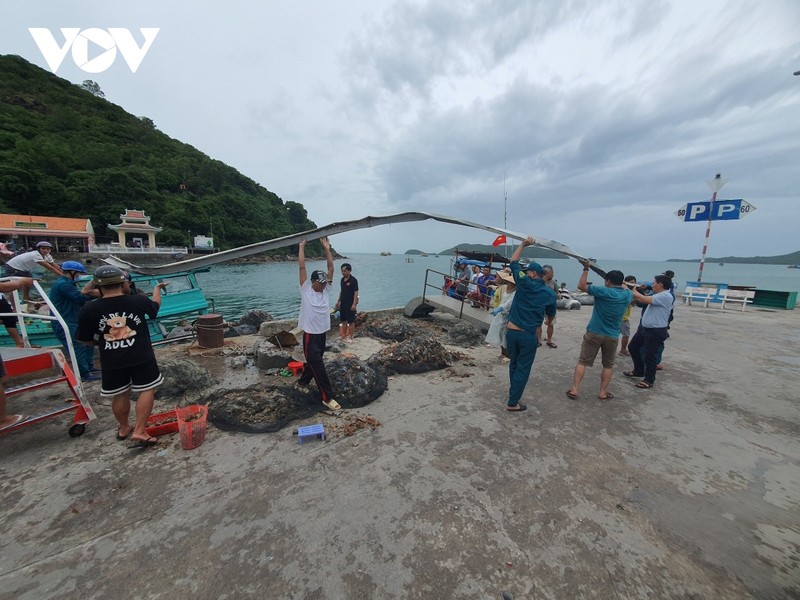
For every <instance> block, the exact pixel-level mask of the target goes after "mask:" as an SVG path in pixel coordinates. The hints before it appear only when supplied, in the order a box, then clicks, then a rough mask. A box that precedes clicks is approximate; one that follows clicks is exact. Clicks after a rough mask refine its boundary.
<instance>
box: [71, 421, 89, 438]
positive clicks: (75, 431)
mask: <svg viewBox="0 0 800 600" xmlns="http://www.w3.org/2000/svg"><path fill="white" fill-rule="evenodd" d="M84 433H86V425H85V424H84V423H77V424H75V425H73V426H72V427H70V428H69V437H74V438H76V437H80V436H82V435H83V434H84Z"/></svg>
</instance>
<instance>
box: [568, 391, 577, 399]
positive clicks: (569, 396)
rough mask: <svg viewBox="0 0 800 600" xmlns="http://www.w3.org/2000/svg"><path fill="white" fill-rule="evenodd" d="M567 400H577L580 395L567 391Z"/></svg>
mask: <svg viewBox="0 0 800 600" xmlns="http://www.w3.org/2000/svg"><path fill="white" fill-rule="evenodd" d="M567 398H570V399H571V400H577V399H578V394H573V393H572V390H567Z"/></svg>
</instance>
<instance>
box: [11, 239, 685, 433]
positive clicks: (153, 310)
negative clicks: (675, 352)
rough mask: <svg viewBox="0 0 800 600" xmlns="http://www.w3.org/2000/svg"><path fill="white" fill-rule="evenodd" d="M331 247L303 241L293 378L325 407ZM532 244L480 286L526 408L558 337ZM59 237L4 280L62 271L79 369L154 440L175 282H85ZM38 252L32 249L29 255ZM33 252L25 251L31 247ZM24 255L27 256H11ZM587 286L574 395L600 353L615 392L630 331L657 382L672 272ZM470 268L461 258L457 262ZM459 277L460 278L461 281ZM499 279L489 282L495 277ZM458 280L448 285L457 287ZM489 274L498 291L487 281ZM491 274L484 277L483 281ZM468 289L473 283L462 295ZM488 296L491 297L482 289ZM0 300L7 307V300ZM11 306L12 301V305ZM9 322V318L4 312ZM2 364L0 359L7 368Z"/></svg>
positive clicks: (351, 313)
mask: <svg viewBox="0 0 800 600" xmlns="http://www.w3.org/2000/svg"><path fill="white" fill-rule="evenodd" d="M320 243H321V245H322V248H323V250H324V252H325V260H326V269H325V270H322V269H317V270H314V271H312V272H311V274H310V275H309V274H308V273H307V270H306V257H305V248H306V241H305V240H302V241H301V242H300V244H299V256H298V265H299V284H300V297H301V301H300V314H299V320H298V326H299V328H300V329H301V330H302V331H303V355H304V358H305V362H304V368H303V372H302V374H301V375H300V378H299V379H298V380H297V383H296V385H297V386H298V387H300V388H307V386H308V384H309V383H310V382H311V380H312V379H313V380H314V381H315V382H316V385H317V388H318V390H319V393H320V399H321V402H322V404H323V406H325V407H326V408H328V409H330V410H339V409H340V408H341V406H340V405H339V403H338V402H337V401H336V400H335V399H334V398H333V390H332V387H331V382H330V379H329V378H328V375H327V373H326V370H325V363H324V360H323V358H324V354H325V346H326V343H327V332H328V331H329V330H330V328H331V309H330V293H331V290H332V279H333V272H334V263H333V257H332V255H331V246H330V242H329V241H328V239H327V238H322V239H321V240H320ZM533 244H534V239H533V238H532V237H528V238H526V239H525V240H523V241H522V243H521V244H520V245H519V246H518V247H517V248H516V250H515V251H514V254H513V256H512V257H511V262H510V264H509V266H508V267H507V268H506V269H504V270H502V271H500V272H499V273H497V274H496V275H491V274H490V272H489V269H488V268H479V270H480V271H481V277H482V279H481V283H477V282H476V285H478V286H479V287H478V288H477V289H476V290H475V292H476V293H478V294H480V295H481V298H480V300H479V302H480V304H481V305H483V304H484V303H485V304H486V305H487V306H488V307H489V308H491V309H492V310H491V312H492V314H493V315H494V317H495V318H494V320H493V322H492V325H491V327H490V329H489V333H488V334H487V341H488V342H490V343H493V344H495V345H498V346H500V347H501V352H502V354H503V356H504V357H506V358H507V359H508V361H509V390H508V398H507V401H506V410H508V411H510V412H521V411H524V410H526V408H527V407H526V406H525V405H524V404H523V403H522V402H520V400H521V398H522V395H523V392H524V390H525V387H526V385H527V382H528V379H529V377H530V373H531V369H532V367H533V363H534V360H535V358H536V352H537V350H538V348H539V347H540V346H542V337H543V329H544V336H545V340H546V343H547V346H548V347H551V348H556V347H557V346H556V344H555V343H554V341H553V332H554V325H555V320H556V301H557V299H558V291H559V289H558V287H557V285H556V282H555V279H554V274H555V273H554V270H553V268H552V266H550V265H544V266H543V265H540V264H539V263H537V262H535V261H530V262H528V263H527V264H526V265H524V266H523V265H522V264H521V263H520V258H521V256H522V253H523V251H524V250H525V248H527V247H529V246H531V245H533ZM49 253H50V245H49V243H47V242H40V243H39V244H37V248H36V249H35V250H34V251H32V252H29V253H25V254H23V255H19V256H18V257H13V258H12V259H11V260H9V261H8V262H7V263H6V269H5V274H6V275H7V276H10V277H13V278H14V279H11V280H9V281H6V282H0V292H9V291H12V290H14V289H20V290H22V292H23V299H24V300H26V301H29V300H30V295H29V294H30V285H31V283H32V274H31V269H33V268H34V267H35V265H37V264H41V265H43V266H45V268H48V269H50V270H52V271H53V272H55V273H58V275H59V278H58V279H57V280H56V282H55V283H54V284H53V287H52V289H51V300H52V302H53V304H54V306H55V307H56V308H57V310H58V311H59V313H60V314H61V316H62V318H63V320H64V323H65V324H66V327H67V330H64V329H63V328H61V327H60V326H57V327H56V328H55V329H56V335H57V336H58V337H59V339H61V341H62V343H63V344H64V345H65V346H66V344H67V337H68V336H69V337H70V339H71V340H72V342H73V346H74V348H75V351H76V352H75V354H76V359H77V362H78V365H79V370H80V375H81V377H82V379H83V380H84V381H93V380H96V379H100V380H101V391H100V394H101V396H102V397H107V398H112V410H113V413H114V416H115V417H116V419H117V421H118V429H117V436H116V437H117V439H118V440H126V439H129V438H130V439H131V440H132V441H133V442H134V447H147V446H150V445H153V444H155V443H156V442H157V440H156V438H152V437H150V436H149V435H148V434H147V432H146V425H147V420H148V418H149V416H150V413H151V412H152V408H153V403H154V392H155V389H156V388H157V387H158V386H160V385H161V383H162V382H163V377H162V376H161V373H160V371H159V368H158V364H157V362H156V358H155V353H154V351H153V348H152V345H151V341H150V334H149V331H148V328H147V324H146V317H150V318H155V317H156V316H157V314H158V310H159V307H160V305H161V292H162V290H163V288H164V287H165V286H166V284H165V283H159V284H158V285H156V286H155V288H154V290H153V294H152V298H149V297H148V296H146V295H143V294H136V293H131V288H130V285H131V283H130V278H129V277H128V276H126V274H125V273H124V272H123V271H121V270H120V269H118V268H116V267H113V266H101V267H98V268H97V269H96V270H95V272H94V275H93V277H92V279H91V281H89V282H88V283H87V284H86V285H85V286H83V288H82V289H81V290H78V289H77V287H76V285H75V280H76V279H77V278H78V277H79V276H81V275H83V274H86V269H85V267H84V266H83V264H81V263H80V262H78V261H65V262H64V263H62V264H61V265H60V266H59V265H57V264H55V261H54V260H53V259H52V257H51V256H50V255H49ZM27 255H31V256H27ZM23 257H24V258H23ZM16 258H20V259H21V260H20V261H17V262H12V261H13V260H14V259H16ZM582 264H583V271H582V273H581V277H580V281H579V282H578V289H579V290H581V291H583V292H585V293H588V294H589V295H591V296H593V297H594V307H593V311H592V316H591V318H590V320H589V323H588V325H587V327H586V333H585V334H584V337H583V341H582V343H581V350H580V355H579V358H578V363H577V365H576V366H575V371H574V375H573V380H572V385H571V386H570V388H569V389H568V390H567V392H566V394H567V396H568V397H569V398H571V399H577V398H578V395H579V393H580V386H581V383H582V381H583V378H584V376H585V373H586V368H587V367H590V366H592V365H593V364H594V361H595V359H596V357H597V355H598V353H599V354H601V361H602V370H601V373H600V390H599V393H598V397H599V398H600V399H603V400H605V399H610V398H613V397H614V396H613V394H612V393H611V392H609V391H608V387H609V384H610V382H611V376H612V370H613V367H614V363H615V360H616V356H617V348H618V343H619V342H620V336H622V347H621V351H620V354H621V355H627V356H630V358H631V360H632V362H633V368H632V369H631V370H629V371H625V372H624V375H625V376H627V377H632V378H641V380H640V381H639V382H637V383H636V387H638V388H640V389H648V388H651V387H653V385H654V384H655V379H656V371H657V370H658V365H659V362H660V354H661V352H662V350H663V347H664V342H665V340H666V339H667V338H668V337H669V333H668V329H669V323H670V321H671V320H672V307H673V304H674V301H675V297H674V286H673V284H672V278H671V275H672V273H671V272H669V271H668V272H666V273H664V274H662V275H657V276H655V278H654V281H653V282H652V285H650V286H648V287H642V286H639V284H637V282H636V279H635V277H633V276H628V277H624V275H623V273H622V272H620V271H617V270H614V271H609V272H608V273H607V274H605V277H604V283H603V285H590V284H589V283H588V274H589V271H590V266H589V263H588V262H587V261H584V262H583V263H582ZM465 269H466V264H461V265H459V267H458V270H460V271H463V270H465ZM341 273H342V278H341V282H340V293H339V297H338V300H337V301H336V304H335V309H336V311H337V313H338V315H339V321H340V324H339V335H340V338H341V339H342V340H344V341H345V342H348V341H352V339H353V335H354V330H355V319H356V314H357V306H358V301H359V295H358V280H357V279H356V278H355V277H354V276H353V275H352V266H351V265H350V264H349V263H344V264H342V266H341ZM458 279H459V278H458V277H456V282H457V281H458ZM490 281H491V282H492V283H491V284H490ZM458 285H459V284H458V283H456V285H455V286H451V289H455V290H456V293H458V289H459V288H458ZM489 285H492V291H493V293H492V294H491V295H489V294H487V293H485V292H486V291H488V286H489ZM481 286H482V287H481ZM469 293H470V292H469V291H468V290H467V288H464V296H466V297H468V294H469ZM483 296H485V299H484V298H483ZM633 305H639V306H641V307H643V313H642V318H641V320H640V323H639V327H638V328H637V330H636V333H635V334H634V335H633V337H632V338H629V336H630V323H629V321H630V314H631V308H632V306H633ZM0 312H4V311H3V310H2V307H0ZM8 312H11V311H10V310H9V311H8ZM6 326H7V327H8V323H6ZM94 346H98V347H99V353H100V373H101V375H100V376H99V377H98V376H96V375H94V373H95V372H96V370H95V369H94ZM3 374H4V372H3V365H2V359H0V377H2V375H3ZM133 393H137V394H138V401H137V403H136V410H135V419H134V424H130V410H131V395H132V394H133ZM5 404H6V402H5V393H4V392H3V390H2V386H0V429H2V428H4V427H8V426H11V425H13V424H15V423H17V422H19V420H20V419H22V418H24V417H22V416H21V415H11V416H8V415H6V412H5Z"/></svg>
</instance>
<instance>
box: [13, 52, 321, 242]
mask: <svg viewBox="0 0 800 600" xmlns="http://www.w3.org/2000/svg"><path fill="white" fill-rule="evenodd" d="M86 87H87V88H88V89H84V88H83V87H81V86H78V85H74V84H72V83H70V82H68V81H66V80H65V79H61V78H60V77H57V76H55V75H53V74H52V73H49V72H47V71H45V70H43V69H40V68H39V67H37V66H35V65H33V64H31V63H29V62H27V61H26V60H24V59H22V58H20V57H18V56H0V212H5V213H15V214H33V215H47V216H60V217H86V218H89V219H91V221H92V224H93V226H94V228H95V232H96V234H97V238H98V241H99V242H103V241H110V240H111V239H116V235H115V234H114V235H112V234H113V232H109V231H107V229H108V228H107V224H108V223H111V224H115V223H118V222H119V215H120V214H122V213H123V212H124V211H125V209H126V208H131V209H143V210H145V211H146V213H147V214H148V216H150V217H152V223H153V225H156V226H158V227H163V228H164V231H163V232H162V233H160V234H159V236H158V241H159V244H164V245H170V244H173V245H186V243H187V241H188V239H187V231H188V230H191V231H193V232H194V233H208V232H209V229H210V227H211V226H212V225H213V230H214V238H215V240H214V241H215V245H217V246H219V247H221V248H223V249H224V248H232V247H235V246H241V245H245V244H251V243H254V242H258V241H262V240H265V239H270V238H275V237H279V236H283V235H288V234H290V233H295V232H298V231H303V230H306V229H312V228H314V227H315V226H316V225H315V224H314V223H313V222H311V221H309V219H308V216H307V213H306V210H305V208H304V207H303V205H302V204H299V203H297V202H292V201H287V202H284V201H283V200H281V198H279V197H278V196H276V195H275V194H273V193H272V192H270V191H269V190H267V189H266V188H264V187H263V186H261V185H259V184H257V183H256V182H255V181H253V180H251V179H249V178H247V177H245V176H244V175H242V174H241V173H239V172H238V171H236V170H235V169H233V168H231V167H228V166H227V165H225V164H223V163H222V162H220V161H218V160H214V159H212V158H210V157H208V156H206V155H205V154H203V153H202V152H200V151H198V150H197V149H195V148H193V147H192V146H190V145H188V144H184V143H182V142H180V141H178V140H175V139H172V138H170V137H169V136H167V135H165V134H163V133H162V132H160V131H158V129H157V127H156V125H155V124H154V123H153V121H152V120H151V119H149V118H147V117H144V116H142V117H137V116H134V115H131V114H128V113H127V112H125V111H124V110H123V109H122V108H121V107H119V106H117V105H115V104H112V103H111V102H108V101H107V100H105V99H103V98H102V97H100V96H101V95H102V92H101V91H100V90H98V89H97V88H94V93H92V91H91V90H92V86H90V85H88V86H86Z"/></svg>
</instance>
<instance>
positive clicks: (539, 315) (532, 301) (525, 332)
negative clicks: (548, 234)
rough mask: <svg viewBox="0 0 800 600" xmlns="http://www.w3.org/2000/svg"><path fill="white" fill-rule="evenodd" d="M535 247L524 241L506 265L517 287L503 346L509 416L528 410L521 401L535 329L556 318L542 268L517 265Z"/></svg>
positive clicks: (535, 341) (532, 356) (535, 343)
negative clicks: (507, 382)
mask: <svg viewBox="0 0 800 600" xmlns="http://www.w3.org/2000/svg"><path fill="white" fill-rule="evenodd" d="M534 243H535V241H534V239H533V238H532V237H530V236H528V237H527V238H526V239H524V240H523V241H522V243H521V244H520V245H519V246H517V249H516V250H514V255H513V256H512V257H511V264H510V265H509V266H510V267H511V273H512V274H513V276H514V281H515V282H516V284H517V290H516V292H515V293H514V300H513V302H512V303H511V311H510V312H509V315H508V327H507V330H506V345H507V346H508V356H509V358H510V359H511V362H510V363H509V365H508V375H509V380H510V386H509V390H508V403H507V406H506V410H508V411H511V412H520V411H523V410H525V409H526V408H527V406H525V405H524V404H522V403H521V402H520V398H522V393H523V392H524V391H525V386H526V385H527V383H528V377H529V376H530V374H531V367H532V366H533V361H534V359H535V358H536V350H537V348H538V346H539V342H538V339H537V337H536V329H537V328H538V327H539V326H541V324H542V321H543V320H544V317H545V315H547V316H548V317H551V318H552V317H554V316H555V314H556V294H555V292H554V291H553V290H551V289H550V288H549V287H547V285H545V283H544V281H543V280H542V275H543V274H544V270H543V269H542V265H540V264H539V263H537V262H533V261H531V262H529V263H528V264H527V265H526V266H525V269H524V270H523V268H522V267H521V266H520V263H519V259H520V256H522V251H523V250H524V249H525V248H527V247H528V246H531V245H533V244H534Z"/></svg>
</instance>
